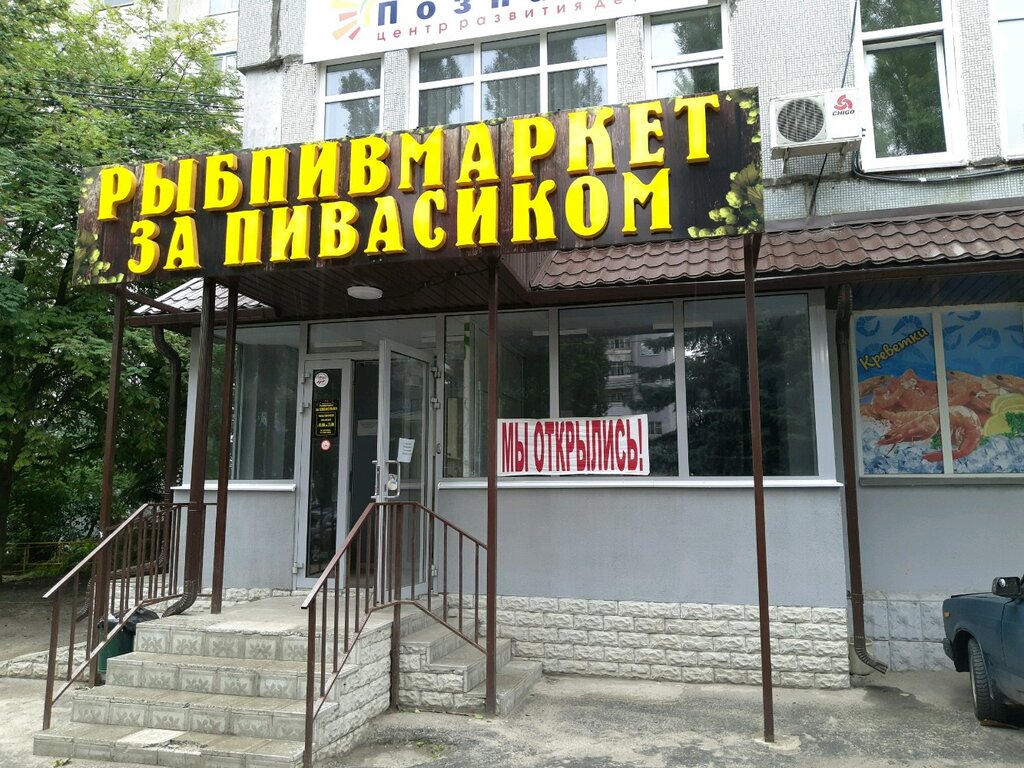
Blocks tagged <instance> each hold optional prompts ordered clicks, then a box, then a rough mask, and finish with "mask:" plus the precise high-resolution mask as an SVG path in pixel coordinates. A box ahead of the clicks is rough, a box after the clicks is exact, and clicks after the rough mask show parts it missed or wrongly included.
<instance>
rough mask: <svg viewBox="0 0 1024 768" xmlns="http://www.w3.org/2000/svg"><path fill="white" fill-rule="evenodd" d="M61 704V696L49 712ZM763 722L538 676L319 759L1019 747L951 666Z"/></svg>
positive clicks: (12, 712)
mask: <svg viewBox="0 0 1024 768" xmlns="http://www.w3.org/2000/svg"><path fill="white" fill-rule="evenodd" d="M42 700H43V682H42V681H39V680H15V679H10V678H4V679H0V766H3V768H8V766H10V768H44V767H45V768H52V766H53V765H54V761H53V758H46V757H35V756H33V755H32V734H33V733H34V732H35V731H36V730H38V728H39V725H40V722H41V718H42ZM68 716H69V713H68V704H67V701H66V700H65V701H62V702H60V703H59V704H58V706H57V709H56V711H55V713H54V719H55V721H60V720H61V719H66V718H67V717H68ZM775 724H776V743H775V744H774V745H767V744H765V743H763V742H762V741H761V740H760V737H761V735H762V728H763V725H762V719H761V691H760V689H759V688H753V687H746V686H731V685H681V684H678V683H649V682H643V681H626V680H612V679H607V678H570V677H546V678H544V679H543V680H542V681H541V682H539V683H538V684H537V686H536V687H535V688H534V693H533V694H532V695H531V696H530V698H529V699H528V700H527V702H526V704H525V705H524V706H523V707H522V709H520V710H519V712H517V713H516V714H515V715H513V716H512V717H510V718H507V719H503V720H485V719H482V718H476V717H466V716H461V715H443V714H434V713H416V712H402V713H398V714H390V715H385V716H383V717H381V718H379V719H378V721H377V722H376V724H375V725H374V727H373V729H372V730H371V732H370V733H369V735H368V737H367V738H366V739H365V740H364V742H363V746H361V747H360V748H358V749H357V750H356V751H355V752H353V753H351V754H350V755H348V756H347V757H346V758H344V759H343V760H340V761H337V762H335V763H334V764H333V765H332V766H330V768H341V767H342V766H345V767H346V768H410V767H411V766H419V765H426V766H434V767H436V768H504V767H506V766H507V767H508V768H551V767H553V766H557V767H558V768H672V767H674V766H722V767H723V768H726V767H727V768H733V767H734V766H750V767H752V768H762V767H763V768H768V767H772V768H774V767H775V766H799V767H804V766H806V768H812V767H813V768H822V767H823V766H828V768H874V766H914V767H915V768H946V767H947V766H948V768H961V766H978V767H979V768H980V767H981V766H985V768H1004V767H1005V768H1010V766H1013V767H1014V768H1017V767H1018V766H1020V765H1021V764H1022V756H1024V730H1015V729H1009V728H988V727H983V726H980V725H979V724H978V723H977V721H976V720H975V719H974V715H973V714H972V713H971V695H970V688H969V682H968V679H967V675H958V674H956V673H952V672H922V673H899V674H890V675H887V676H885V677H882V676H878V675H875V676H872V677H871V678H868V679H867V680H863V681H859V683H858V687H857V688H854V689H851V690H848V691H806V690H789V689H781V690H779V689H777V690H776V692H775ZM108 765H109V764H108V763H94V762H91V761H86V760H77V759H76V760H74V761H73V763H72V766H73V768H100V766H108ZM122 765H126V764H122Z"/></svg>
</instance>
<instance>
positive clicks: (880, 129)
mask: <svg viewBox="0 0 1024 768" xmlns="http://www.w3.org/2000/svg"><path fill="white" fill-rule="evenodd" d="M869 61H870V62H871V110H872V116H873V118H874V125H875V151H876V152H877V154H878V155H879V156H880V157H893V156H904V155H919V154H926V153H929V152H944V151H945V149H946V134H945V128H944V125H943V121H942V100H941V94H940V89H939V73H938V61H937V53H936V48H935V46H934V45H933V44H927V45H913V46H907V47H901V48H892V49H889V50H882V51H875V52H873V53H871V54H869Z"/></svg>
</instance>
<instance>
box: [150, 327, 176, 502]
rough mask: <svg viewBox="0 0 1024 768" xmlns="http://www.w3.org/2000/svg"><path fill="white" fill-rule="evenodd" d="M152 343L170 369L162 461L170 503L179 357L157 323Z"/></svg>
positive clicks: (165, 488)
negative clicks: (165, 439) (164, 455)
mask: <svg viewBox="0 0 1024 768" xmlns="http://www.w3.org/2000/svg"><path fill="white" fill-rule="evenodd" d="M153 343H154V344H155V345H156V348H157V349H158V350H159V351H160V354H161V355H163V356H164V358H165V359H166V360H167V365H168V366H170V369H171V375H170V384H169V385H168V392H167V458H166V460H165V462H164V488H163V497H164V503H166V504H170V503H171V502H173V501H174V496H173V493H172V492H171V487H172V486H173V485H174V481H175V480H176V479H177V477H178V460H177V458H178V396H179V393H180V392H181V357H180V356H179V355H178V352H177V351H176V350H175V349H174V347H172V346H171V345H170V344H168V343H167V339H165V338H164V329H163V328H162V327H161V326H159V325H154V326H153Z"/></svg>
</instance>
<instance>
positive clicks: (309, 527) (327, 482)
mask: <svg viewBox="0 0 1024 768" xmlns="http://www.w3.org/2000/svg"><path fill="white" fill-rule="evenodd" d="M302 406H303V419H302V429H301V430H300V434H301V438H300V439H301V440H302V445H301V458H300V465H299V466H300V468H301V469H300V473H299V476H300V478H301V479H302V482H301V485H300V491H299V509H298V526H297V537H296V553H295V570H296V575H297V586H312V580H313V579H315V578H316V577H318V576H319V575H320V574H321V573H323V570H324V568H325V567H326V566H327V564H328V563H329V562H330V560H331V558H332V557H333V556H334V553H335V551H337V548H338V543H339V535H340V536H344V533H345V532H346V531H347V530H348V525H347V508H348V503H347V501H348V493H349V491H348V483H349V477H348V472H347V471H342V468H343V467H345V468H347V467H348V465H349V454H350V452H351V437H350V431H349V429H348V425H349V424H350V422H351V413H352V361H351V360H340V359H332V360H328V361H316V362H308V363H306V367H305V370H304V371H303V391H302Z"/></svg>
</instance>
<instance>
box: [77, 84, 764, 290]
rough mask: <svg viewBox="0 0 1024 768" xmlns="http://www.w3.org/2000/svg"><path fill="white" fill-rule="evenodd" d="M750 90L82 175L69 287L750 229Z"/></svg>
mask: <svg viewBox="0 0 1024 768" xmlns="http://www.w3.org/2000/svg"><path fill="white" fill-rule="evenodd" d="M758 125H759V119H758V112H757V93H756V91H727V92H722V93H717V94H708V95H703V96H693V97H686V98H671V99H661V100H656V101H647V102H642V103H638V104H629V105H625V106H617V107H596V108H593V109H589V110H579V111H575V112H556V113H553V114H549V115H541V116H534V117H521V118H513V119H509V120H497V121H490V122H487V123H472V124H469V125H464V126H456V127H451V128H440V127H439V128H434V129H430V130H424V131H417V132H411V133H400V134H398V133H396V134H385V135H381V136H368V137H364V138H356V139H350V140H346V141H325V142H319V143H314V144H304V145H292V146H285V147H274V148H271V149H258V150H251V151H246V152H239V153H225V154H219V155H209V156H206V157H191V158H183V159H178V160H174V161H171V162H167V163H161V162H153V163H145V164H144V165H142V166H136V167H128V166H113V167H108V168H102V169H97V170H95V171H94V172H92V173H90V174H89V175H88V176H87V177H86V179H85V184H84V193H83V200H82V212H81V214H80V216H79V228H78V249H77V261H76V270H77V271H76V277H77V279H78V280H79V281H80V282H88V283H118V282H122V281H133V280H144V279H145V280H168V279H173V278H179V279H180V278H191V277H200V276H205V277H215V276H216V277H220V276H227V275H238V274H240V273H247V272H253V271H275V270H291V269H310V268H327V269H330V268H332V267H334V266H336V265H338V264H351V265H360V264H368V263H383V262H394V261H399V260H402V259H428V258H429V259H438V258H444V257H453V256H455V257H457V256H466V255H473V254H475V253H479V252H480V251H481V250H495V249H499V248H500V249H501V251H502V252H508V251H536V250H541V249H542V250H553V249H559V248H581V247H591V246H608V245H618V244H626V243H630V244H635V243H643V242H649V241H657V240H678V239H684V238H687V237H691V238H696V237H714V236H721V235H734V234H743V233H746V232H754V231H757V230H759V229H761V227H762V211H763V206H762V189H761V168H760V158H761V153H760V144H759V140H760V139H759V133H758Z"/></svg>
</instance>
